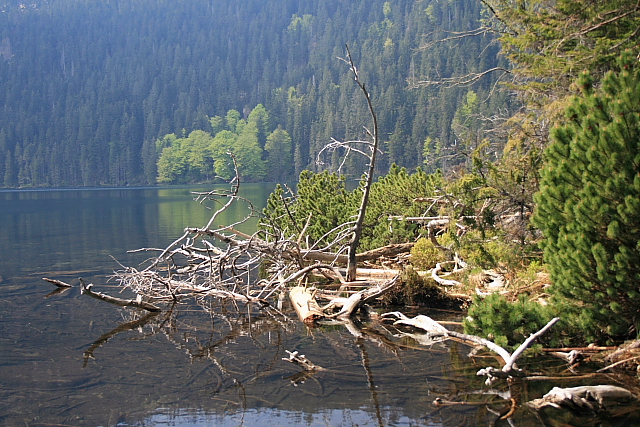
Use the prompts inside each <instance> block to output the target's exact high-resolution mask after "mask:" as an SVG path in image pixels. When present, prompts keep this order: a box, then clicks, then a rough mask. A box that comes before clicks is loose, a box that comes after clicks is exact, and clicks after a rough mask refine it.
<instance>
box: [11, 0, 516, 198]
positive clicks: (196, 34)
mask: <svg viewBox="0 0 640 427" xmlns="http://www.w3.org/2000/svg"><path fill="white" fill-rule="evenodd" d="M0 9H1V10H0V108H1V113H0V186H4V187H43V186H94V185H136V184H150V183H155V182H157V179H158V170H157V161H158V158H159V154H160V153H159V152H158V150H159V149H160V148H162V144H160V143H159V144H157V143H156V142H157V141H158V140H162V139H163V138H165V135H168V134H176V135H177V138H178V139H180V138H186V137H187V135H189V134H191V132H193V131H196V130H201V131H204V132H207V133H209V134H211V133H214V129H213V128H212V125H211V121H210V119H211V118H212V117H215V116H221V117H224V116H225V115H226V114H227V112H228V111H230V110H237V111H238V112H240V114H241V115H242V116H243V118H245V119H246V118H248V116H249V113H250V112H251V111H252V110H253V109H254V108H255V107H256V106H257V105H259V104H262V105H264V107H265V108H266V109H267V111H268V112H269V123H268V126H269V128H268V129H266V130H265V132H266V133H265V135H266V134H268V133H271V132H273V131H274V130H276V129H277V127H278V126H281V128H282V129H283V130H285V131H286V132H287V133H288V134H289V135H290V137H291V144H290V146H291V151H292V152H291V153H288V154H290V158H291V159H293V160H292V161H289V162H287V164H286V165H283V166H282V170H281V174H280V175H279V176H278V178H281V179H288V178H295V177H297V175H298V174H299V173H300V171H302V170H304V169H312V170H318V167H317V166H316V165H315V156H316V154H317V152H318V151H319V149H320V147H322V145H323V144H325V143H327V142H328V141H330V140H331V138H332V137H333V138H336V139H355V138H360V137H362V134H363V132H362V129H363V126H370V123H369V122H370V117H369V114H368V110H367V108H366V104H365V103H364V100H363V98H362V96H361V94H360V93H359V92H358V88H357V86H356V85H355V84H354V82H353V80H352V76H351V74H350V73H349V70H348V67H347V65H346V64H345V63H344V62H342V61H340V60H339V59H337V58H338V57H344V55H345V54H344V46H345V43H348V44H349V46H350V49H351V52H352V54H353V57H354V59H355V61H356V63H357V64H358V66H359V68H360V72H361V78H362V81H363V82H364V83H365V84H366V85H367V88H368V90H369V92H370V93H371V94H372V98H373V102H374V106H375V108H376V110H377V113H378V116H379V117H378V118H379V124H380V134H381V135H382V139H383V141H384V142H385V143H384V146H383V151H384V154H383V155H382V156H381V160H380V162H379V170H380V172H381V173H384V172H386V170H387V169H388V168H389V166H390V165H391V164H392V163H394V162H395V163H398V164H399V165H401V166H406V167H408V168H410V169H411V168H415V167H418V166H422V165H423V163H424V160H425V156H428V155H429V153H434V152H435V151H437V150H444V149H446V148H447V147H452V146H454V145H455V144H457V143H458V142H459V140H460V139H465V140H466V141H465V143H469V142H470V141H471V143H474V141H475V143H477V142H478V139H479V138H481V137H482V135H481V133H480V132H479V131H478V130H479V127H480V125H476V129H475V130H476V132H475V133H473V132H471V133H469V130H468V125H469V123H465V131H464V132H466V133H465V135H456V133H455V130H456V129H462V127H461V126H459V125H460V123H461V121H464V117H465V111H467V113H468V111H469V109H474V111H473V112H474V114H475V113H482V112H485V113H486V114H487V115H491V114H493V112H495V111H497V110H498V108H504V107H505V106H506V103H507V100H506V98H505V95H504V93H503V92H500V91H495V90H493V89H494V87H495V85H494V80H492V79H491V78H487V79H482V80H480V81H478V82H476V83H475V84H473V85H472V86H458V87H453V88H448V89H447V88H444V87H441V86H424V87H421V88H411V86H412V83H414V82H416V81H419V80H425V79H433V78H438V79H441V78H447V77H451V76H452V75H454V74H455V75H464V74H466V73H469V72H478V71H481V70H485V69H488V68H491V67H494V66H496V65H498V63H497V61H498V56H497V52H498V50H499V46H498V45H497V44H491V40H490V39H488V37H472V38H462V39H457V40H454V41H452V42H449V43H441V44H436V45H434V46H432V47H430V48H429V49H422V50H421V49H419V47H420V46H421V45H422V44H423V43H424V41H425V37H426V36H427V35H431V36H430V37H431V38H434V37H446V36H450V35H452V34H453V33H450V32H451V31H463V30H471V29H473V28H476V27H477V26H478V20H479V19H480V15H481V4H480V2H479V1H477V0H447V1H442V0H440V1H436V0H394V1H390V2H385V1H382V0H366V1H365V0H353V1H341V0H245V1H242V2H239V1H235V0H219V1H218V0H216V1H212V0H172V1H168V0H129V1H125V0H92V1H89V0H50V1H41V0H35V2H34V3H30V4H20V3H18V2H14V1H10V2H8V3H6V4H4V5H3V6H1V7H0ZM470 91H472V92H470ZM489 95H490V96H489ZM485 99H487V101H486V102H484V101H485ZM478 100H481V101H483V102H478ZM456 113H457V114H456ZM467 116H468V114H467ZM456 123H458V126H457V127H456ZM473 130H474V129H473V126H472V131H473ZM260 143H261V144H262V148H263V149H264V144H265V143H266V141H265V139H264V138H262V141H261V142H260ZM425 149H426V150H425ZM283 158H288V156H284V157H283ZM263 160H264V161H267V160H268V159H267V158H266V156H265V157H264V158H263ZM334 161H337V158H336V159H335V160H334ZM287 166H288V167H287ZM330 166H331V165H330ZM333 166H335V165H333ZM431 166H436V167H444V168H446V167H447V166H451V163H449V164H447V163H443V162H440V163H434V164H433V165H431ZM346 172H347V173H349V174H351V175H352V176H358V175H359V174H360V173H361V172H362V164H358V160H354V163H350V164H348V165H347V170H346ZM270 178H271V179H273V178H274V177H273V176H272V175H269V176H266V177H264V175H263V176H262V179H267V180H268V179H270ZM255 179H261V176H259V175H257V176H256V177H255Z"/></svg>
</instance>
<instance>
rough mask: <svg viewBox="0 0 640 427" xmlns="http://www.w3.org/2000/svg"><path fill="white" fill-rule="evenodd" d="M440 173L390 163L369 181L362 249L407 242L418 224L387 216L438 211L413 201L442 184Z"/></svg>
mask: <svg viewBox="0 0 640 427" xmlns="http://www.w3.org/2000/svg"><path fill="white" fill-rule="evenodd" d="M444 182H445V181H444V178H443V177H442V175H441V174H440V173H435V174H427V173H425V172H424V171H423V170H422V169H418V170H417V171H416V172H415V173H408V172H407V170H406V169H405V168H401V167H398V166H397V165H392V166H391V169H390V170H389V173H388V174H387V175H385V176H383V177H380V179H379V180H378V181H377V182H375V183H373V185H372V187H371V199H370V202H369V208H368V210H367V216H366V218H365V223H364V227H365V230H364V233H363V236H362V240H361V243H360V244H361V247H362V249H363V250H367V249H374V248H376V247H380V246H385V245H389V244H392V243H402V242H410V241H414V240H416V238H418V237H419V236H420V233H421V229H422V228H421V227H420V226H419V225H417V224H415V223H409V222H407V221H397V220H396V221H389V217H390V216H423V215H427V216H428V215H438V212H437V206H435V207H432V210H428V209H429V203H416V202H415V201H414V199H416V198H418V197H430V196H433V195H434V194H436V190H437V189H438V188H441V187H442V186H444Z"/></svg>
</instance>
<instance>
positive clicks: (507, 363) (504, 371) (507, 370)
mask: <svg viewBox="0 0 640 427" xmlns="http://www.w3.org/2000/svg"><path fill="white" fill-rule="evenodd" d="M382 316H383V317H394V318H398V320H396V321H395V322H394V325H396V324H402V325H411V326H413V327H416V328H419V329H423V330H424V331H426V332H427V335H428V336H429V337H431V338H433V337H454V338H458V339H460V340H463V341H468V342H473V343H475V344H479V345H482V346H485V347H487V348H488V349H489V350H491V351H493V352H495V353H496V354H498V355H499V356H500V357H501V358H502V360H503V361H504V365H503V367H502V368H501V369H496V368H493V367H487V368H483V369H480V370H479V371H478V373H477V375H482V376H486V377H487V381H486V384H487V385H491V384H492V383H493V382H494V381H495V380H497V379H506V378H510V377H522V376H524V373H523V372H522V371H521V370H520V369H518V368H517V366H516V360H517V359H518V357H520V356H521V355H522V353H524V351H525V350H526V349H527V348H528V347H529V346H530V345H531V344H532V343H533V341H535V340H536V339H537V338H538V337H539V336H541V335H542V334H544V333H545V332H546V331H547V330H549V328H551V327H552V326H553V325H554V324H555V323H556V322H557V321H558V320H560V319H559V318H558V317H555V318H553V319H551V320H550V321H549V322H548V323H547V324H546V325H545V326H544V327H543V328H542V329H540V330H539V331H538V332H535V333H533V334H531V335H530V336H529V338H527V339H526V340H525V341H524V342H523V343H522V344H521V345H520V346H519V347H518V348H517V349H516V350H515V351H514V352H513V354H511V353H509V352H508V351H507V350H505V349H504V348H502V347H500V346H499V345H497V344H495V343H494V342H492V341H489V340H487V339H485V338H481V337H478V336H475V335H468V334H463V333H460V332H456V331H450V330H448V329H446V328H445V327H444V326H442V325H440V324H439V323H438V322H436V321H435V320H433V319H431V318H430V317H428V316H424V315H420V316H416V317H414V318H413V319H409V318H408V317H407V316H405V315H404V314H402V313H400V312H397V311H396V312H391V313H385V314H383V315H382Z"/></svg>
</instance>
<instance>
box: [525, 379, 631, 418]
mask: <svg viewBox="0 0 640 427" xmlns="http://www.w3.org/2000/svg"><path fill="white" fill-rule="evenodd" d="M526 405H527V406H528V407H529V408H531V409H534V410H536V411H539V410H541V409H545V408H548V407H551V408H556V409H569V410H572V411H575V412H579V413H587V414H594V415H595V414H598V413H601V412H608V411H611V410H612V409H614V408H615V407H620V406H622V407H629V406H632V408H631V410H637V405H638V398H637V397H636V396H635V395H634V394H633V393H631V392H630V391H629V390H627V389H625V388H622V387H617V386H612V385H596V386H581V387H571V388H559V387H554V388H553V389H551V391H550V392H549V393H547V394H545V395H544V396H543V397H541V398H540V399H535V400H532V401H530V402H527V403H526Z"/></svg>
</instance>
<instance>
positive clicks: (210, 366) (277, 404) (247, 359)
mask: <svg viewBox="0 0 640 427" xmlns="http://www.w3.org/2000/svg"><path fill="white" fill-rule="evenodd" d="M272 189H273V185H265V184H260V185H257V184H255V185H245V186H244V187H243V189H242V190H241V193H242V195H243V196H245V197H247V198H249V199H250V200H253V201H254V203H256V205H257V206H258V207H261V206H262V205H264V201H265V200H266V197H267V195H268V194H269V192H270V191H271V190H272ZM192 190H194V189H193V188H146V189H97V190H55V191H5V192H0V251H1V253H0V276H1V278H0V425H4V426H18V425H19V426H45V425H48V426H53V425H55V426H211V425H217V426H218V425H219V426H247V427H254V426H446V427H449V426H451V427H453V426H467V425H469V426H474V425H518V426H536V425H541V424H540V422H539V420H538V419H537V418H536V417H535V416H534V415H533V414H531V413H530V412H529V411H527V410H526V409H525V408H523V407H522V406H518V407H517V409H516V411H515V413H514V414H513V416H512V417H511V418H510V419H508V420H500V419H499V418H500V417H501V416H502V415H504V414H506V413H507V412H508V411H509V409H510V408H511V401H509V400H506V399H505V396H506V395H505V393H507V392H509V391H511V393H512V395H511V396H514V397H515V398H516V399H517V401H518V402H523V401H526V400H529V399H533V398H537V397H540V396H541V395H542V394H544V393H545V392H547V391H548V390H549V389H550V388H551V387H552V386H553V385H559V384H558V382H557V381H555V382H554V383H547V382H535V383H530V384H526V385H519V386H518V387H517V390H513V389H512V390H509V386H508V385H507V384H499V385H496V386H494V388H489V387H487V386H486V385H484V383H483V378H479V377H476V376H475V372H476V371H477V370H478V369H479V368H481V367H484V366H487V365H492V366H498V364H497V362H496V361H495V359H494V358H493V357H491V356H485V357H479V358H475V359H470V358H469V357H468V356H467V354H468V353H469V348H468V347H466V346H464V345H461V344H457V343H454V342H449V343H446V344H435V345H430V346H424V345H421V344H419V343H417V342H416V341H415V340H413V339H411V338H408V337H398V336H394V334H396V333H397V331H395V330H392V329H390V328H389V327H388V326H385V325H381V324H378V323H375V322H372V323H368V324H364V325H352V326H356V327H357V328H358V333H357V334H353V333H351V332H350V329H349V328H347V327H345V326H340V325H332V326H324V327H320V328H315V329H308V328H307V327H305V326H304V325H302V324H301V323H300V322H299V321H298V320H297V319H296V318H295V314H294V313H292V311H291V310H290V309H288V310H287V309H286V310H285V314H288V315H289V317H288V318H287V317H282V316H274V315H272V314H270V313H265V312H260V311H256V310H252V309H246V310H244V311H241V313H240V314H237V313H236V312H235V311H233V310H229V311H226V310H224V309H223V308H219V309H218V310H217V311H214V312H213V314H207V313H206V312H204V311H203V310H202V309H201V308H200V307H198V306H191V305H187V304H185V305H181V306H176V307H173V308H171V309H169V308H167V310H165V311H163V312H162V313H160V314H157V315H149V314H146V313H144V312H140V311H137V310H133V309H128V308H119V307H115V306H112V305H110V304H107V303H104V302H101V301H97V300H94V299H92V298H89V297H87V296H83V295H80V292H79V289H78V287H77V282H78V277H83V278H84V279H85V280H86V281H87V282H92V283H94V284H95V288H94V290H98V291H101V292H105V293H110V294H113V295H117V293H118V292H119V288H118V287H117V286H116V284H115V283H113V282H110V281H109V280H108V279H109V276H110V274H111V273H112V272H113V271H114V270H116V269H118V268H119V266H118V263H117V262H116V261H115V260H117V261H118V262H120V263H122V264H124V265H130V266H135V265H137V264H139V263H141V262H143V261H144V260H145V259H146V258H147V257H149V256H150V255H149V254H148V253H140V252H138V253H129V254H128V253H127V251H129V250H133V249H138V248H164V247H166V246H167V245H168V244H169V243H170V242H171V241H173V240H175V239H176V238H177V237H179V236H180V235H181V234H182V232H183V229H184V227H187V226H203V225H204V224H206V223H207V221H208V219H209V216H210V215H211V211H210V210H207V209H206V208H205V207H204V206H203V205H201V204H199V203H197V202H194V201H193V195H192V194H191V193H190V191H192ZM239 215H244V213H243V212H242V210H230V211H229V212H228V216H226V217H221V218H220V223H223V222H225V221H228V222H233V221H235V218H237V217H238V216H239ZM253 227H255V222H253V223H250V224H246V225H245V229H244V231H246V232H251V231H252V228H253ZM114 259H115V260H114ZM43 277H49V278H54V279H59V280H63V281H66V282H70V283H72V284H74V285H76V286H75V287H74V288H72V289H70V290H68V291H66V292H64V293H60V294H56V295H50V294H49V293H50V292H51V291H53V290H54V289H55V287H54V286H53V285H51V284H49V283H47V282H44V281H43V280H42V278H43ZM432 315H433V316H440V317H449V318H450V319H458V320H459V317H460V314H447V313H439V312H435V313H432ZM286 350H290V351H294V350H298V351H300V352H301V353H303V354H306V355H307V357H308V358H309V359H310V360H311V361H313V362H314V363H316V364H317V365H320V366H323V367H324V368H325V370H324V371H321V372H317V373H316V374H315V375H312V376H308V377H305V376H304V375H301V373H300V369H299V368H297V367H296V366H295V365H293V364H290V363H288V362H285V361H282V358H283V357H286V356H287V354H286ZM525 367H526V365H525ZM535 369H544V370H546V372H550V373H553V374H558V375H559V374H560V373H562V371H564V366H563V363H562V362H559V361H555V360H552V359H544V360H543V361H542V362H540V363H539V365H538V366H536V368H535ZM579 384H585V381H581V382H579ZM561 385H563V386H571V385H578V384H576V383H575V382H571V381H566V382H562V384H561ZM512 387H513V386H512ZM507 397H508V396H507ZM435 398H441V399H444V400H448V401H458V402H459V401H466V402H471V403H472V404H468V405H452V406H439V407H436V406H434V405H433V404H432V402H433V401H434V399H435Z"/></svg>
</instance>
